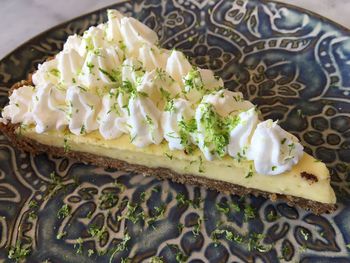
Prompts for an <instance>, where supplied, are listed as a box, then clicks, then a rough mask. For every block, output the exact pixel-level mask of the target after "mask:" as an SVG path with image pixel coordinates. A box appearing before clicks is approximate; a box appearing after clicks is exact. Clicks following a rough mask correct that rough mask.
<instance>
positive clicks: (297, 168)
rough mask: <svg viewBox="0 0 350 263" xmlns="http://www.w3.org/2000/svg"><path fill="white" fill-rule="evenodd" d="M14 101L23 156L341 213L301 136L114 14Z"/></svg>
mask: <svg viewBox="0 0 350 263" xmlns="http://www.w3.org/2000/svg"><path fill="white" fill-rule="evenodd" d="M9 100H10V101H9V104H8V105H7V106H6V107H5V108H4V109H3V111H2V118H1V124H0V129H1V131H2V132H3V133H4V134H5V135H7V136H8V138H9V139H10V140H11V141H12V142H13V143H14V144H15V145H16V146H17V147H18V148H19V149H22V150H24V151H29V152H32V153H40V152H46V153H51V154H54V155H59V156H68V157H72V158H75V159H78V160H80V161H85V162H90V163H93V164H97V165H101V166H104V167H114V168H120V169H124V170H132V171H136V172H140V173H143V174H145V175H156V176H158V177H160V178H168V179H171V180H173V181H176V182H180V183H188V184H197V185H202V186H204V187H207V188H212V189H216V190H218V191H222V192H225V193H235V194H239V195H243V194H248V193H252V194H256V195H262V196H265V197H269V198H270V199H272V200H276V199H278V198H282V199H285V200H287V202H288V203H289V204H291V205H298V206H300V207H303V208H305V209H311V210H312V211H313V212H315V213H324V212H330V211H333V210H334V209H335V203H336V197H335V194H334V191H333V189H332V188H331V186H330V176H329V172H328V170H327V168H326V166H325V165H324V164H323V163H322V162H320V161H318V160H316V159H314V158H313V157H311V156H310V155H308V154H306V153H304V152H303V146H302V145H301V144H300V142H299V141H298V139H297V138H296V137H295V136H293V135H292V134H290V133H288V132H287V131H285V130H283V129H282V128H281V127H280V126H279V125H278V124H277V122H273V121H272V120H265V121H263V120H261V119H260V118H259V112H258V110H257V108H256V107H255V106H254V105H253V104H252V103H250V102H249V101H246V100H244V98H243V96H242V94H241V93H240V92H232V91H229V90H227V89H225V88H224V87H223V81H222V80H221V79H220V78H219V77H217V76H214V74H213V72H212V71H211V70H208V69H201V68H198V67H195V66H192V65H191V64H190V63H189V62H188V60H187V58H186V57H185V56H184V55H183V53H181V52H180V51H177V50H171V51H170V50H165V49H162V48H160V47H159V46H158V38H157V35H156V33H155V32H154V31H152V30H151V29H149V28H148V27H146V26H145V25H143V24H141V23H140V22H138V21H137V20H135V19H134V18H129V17H124V16H122V15H121V14H120V13H119V12H117V11H115V10H109V11H108V21H107V22H106V23H104V24H100V25H98V26H97V27H91V28H89V29H88V30H87V31H86V32H85V33H84V34H83V36H78V35H73V36H70V37H69V38H68V40H67V42H66V43H65V45H64V48H63V50H62V51H61V52H60V53H58V54H57V55H56V56H55V57H54V58H52V59H51V60H48V61H46V62H45V63H43V64H41V65H39V67H38V70H37V71H36V72H35V73H34V74H33V75H32V76H31V77H30V79H29V80H27V81H22V82H21V83H18V84H16V85H15V86H14V87H12V89H11V90H10V97H9Z"/></svg>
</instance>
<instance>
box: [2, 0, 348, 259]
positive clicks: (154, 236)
mask: <svg viewBox="0 0 350 263" xmlns="http://www.w3.org/2000/svg"><path fill="white" fill-rule="evenodd" d="M159 2H160V1H152V0H145V1H132V2H130V1H127V2H121V3H117V4H115V5H113V6H112V7H113V8H116V9H118V10H120V11H121V12H123V13H125V14H128V15H131V16H134V17H136V18H137V19H139V20H141V21H142V22H144V23H145V24H147V25H148V26H149V27H151V28H153V29H155V31H156V32H157V33H158V35H159V37H160V39H161V44H162V46H163V47H165V48H168V49H172V48H177V49H179V50H183V51H184V52H185V53H186V55H188V56H190V57H192V63H194V64H196V65H198V66H200V67H208V68H210V69H213V70H214V71H215V72H216V74H218V75H219V76H221V77H222V78H223V79H224V80H225V84H226V87H228V88H230V89H232V90H239V91H242V92H243V93H244V95H245V97H246V98H247V99H250V100H252V101H253V102H254V103H255V104H257V105H259V109H260V110H261V112H262V114H263V117H264V118H272V119H279V120H280V124H281V125H282V126H283V127H284V128H285V129H286V130H288V131H290V132H292V133H293V134H295V135H296V136H297V137H299V138H300V140H301V141H302V143H303V145H304V146H305V149H306V151H307V152H308V153H310V154H312V155H313V156H315V157H316V158H318V159H320V160H322V161H324V162H325V163H326V164H327V166H328V168H329V169H330V171H331V174H332V185H333V187H334V189H335V191H336V193H337V197H338V200H339V203H338V205H339V207H338V209H337V211H336V212H334V213H333V214H330V215H323V216H316V215H314V214H312V213H310V212H306V211H303V210H301V209H298V208H292V207H289V206H288V205H286V204H285V203H283V202H276V203H272V202H270V201H268V200H266V199H264V198H256V197H250V196H247V197H245V198H238V197H237V196H234V195H224V194H219V193H217V192H215V191H208V190H206V189H203V188H199V187H192V186H189V185H186V186H185V185H180V184H176V183H172V182H170V181H159V180H157V179H156V178H153V177H147V178H145V177H143V176H141V175H139V174H134V173H126V172H124V171H117V170H111V169H103V168H100V167H95V166H91V165H87V164H82V163H78V162H76V161H74V160H68V159H62V158H56V157H54V156H50V155H45V154H42V155H39V156H33V155H29V154H26V153H22V152H20V151H18V150H17V149H15V148H13V147H12V145H11V144H10V143H9V142H8V140H7V139H6V138H5V137H4V136H1V135H0V258H2V259H4V260H8V261H11V260H16V259H21V258H22V257H23V258H25V260H26V261H27V262H96V261H98V262H162V261H160V260H163V261H164V262H247V261H250V262H251V261H255V262H279V261H287V262H296V261H301V262H330V261H332V262H350V245H348V244H350V223H349V221H350V201H349V200H350V175H349V170H350V169H349V167H350V166H349V163H350V97H349V96H350V95H349V93H350V32H349V30H347V29H345V28H342V27H341V26H339V25H336V24H335V23H333V22H330V21H328V20H326V19H324V18H321V17H319V16H317V15H315V14H312V13H309V12H307V11H304V10H301V9H297V8H295V7H291V6H286V5H284V4H280V3H273V2H265V1H257V0H256V1H254V0H251V1H243V0H237V1H225V0H221V1H203V0H201V1H199V0H171V1H170V0H169V1H163V2H161V3H159ZM105 15H106V12H105V9H104V10H99V11H96V12H93V13H90V14H88V15H84V16H82V17H79V18H77V19H74V20H72V21H69V22H67V23H64V24H62V25H59V26H57V27H54V28H52V29H50V30H48V31H46V32H45V33H43V34H41V35H39V36H37V37H35V38H34V39H32V40H30V41H29V42H27V43H25V44H23V45H22V46H21V47H19V48H17V49H16V50H15V51H13V52H12V53H11V54H9V55H8V56H7V57H5V58H4V59H3V60H2V61H1V62H0V105H5V104H6V102H7V100H8V98H7V90H8V88H9V87H10V86H11V85H12V84H13V83H15V82H17V81H19V80H22V79H25V78H26V77H27V74H28V73H29V72H32V71H33V70H34V69H35V67H36V66H37V64H38V63H39V62H43V61H44V60H45V59H46V58H47V57H48V56H52V55H54V54H56V53H57V52H58V51H59V50H60V49H61V48H62V44H63V43H64V41H65V39H66V38H67V36H68V35H70V34H74V33H78V34H81V33H82V32H83V31H84V30H86V29H87V28H88V27H89V26H91V25H96V24H98V23H101V22H103V21H105V20H106V16H105ZM128 201H129V205H127V203H128ZM9 256H10V257H11V258H12V259H8V257H9ZM157 260H158V261H157Z"/></svg>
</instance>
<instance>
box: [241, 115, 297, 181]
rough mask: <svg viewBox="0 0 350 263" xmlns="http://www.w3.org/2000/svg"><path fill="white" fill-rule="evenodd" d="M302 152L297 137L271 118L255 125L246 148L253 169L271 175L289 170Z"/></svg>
mask: <svg viewBox="0 0 350 263" xmlns="http://www.w3.org/2000/svg"><path fill="white" fill-rule="evenodd" d="M302 154H303V147H302V146H301V144H300V143H299V142H298V139H297V138H296V137H295V136H294V135H292V134H290V133H288V132H286V131H285V130H283V129H282V128H281V127H280V126H279V125H278V124H277V123H276V122H273V121H272V120H266V121H264V122H261V123H259V124H258V125H257V127H256V129H255V132H254V134H253V136H252V139H251V144H250V147H249V150H248V156H249V159H250V160H254V165H255V169H256V170H257V171H259V172H260V173H262V174H271V175H275V174H280V173H282V172H284V171H287V170H290V169H291V168H292V166H293V165H295V164H297V163H298V161H299V159H300V158H301V156H302Z"/></svg>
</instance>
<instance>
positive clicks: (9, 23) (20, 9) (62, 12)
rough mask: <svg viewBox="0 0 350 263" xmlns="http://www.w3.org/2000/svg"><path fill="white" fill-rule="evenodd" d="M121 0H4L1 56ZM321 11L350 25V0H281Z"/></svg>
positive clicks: (2, 3) (2, 7)
mask: <svg viewBox="0 0 350 263" xmlns="http://www.w3.org/2000/svg"><path fill="white" fill-rule="evenodd" d="M117 1H118V0H98V1H97V0H65V1H58V0H1V7H0V17H1V18H2V23H0V32H1V33H0V35H1V44H0V58H2V57H4V56H5V55H6V54H8V53H9V52H11V51H12V50H13V49H14V48H16V47H17V46H19V45H20V44H22V43H23V42H25V41H26V40H28V39H30V38H31V37H33V36H35V35H37V34H39V33H40V32H42V31H44V30H46V29H48V28H51V27H52V26H54V25H57V24H59V23H62V22H64V21H66V20H69V19H72V18H74V17H76V16H79V15H82V14H84V13H88V12H91V11H94V10H96V9H99V8H102V7H105V6H108V5H111V4H113V3H116V2H117ZM279 1H280V2H286V3H291V4H294V5H296V6H300V7H303V8H306V9H309V10H311V11H313V12H316V13H319V14H321V15H323V16H325V17H327V18H329V19H332V20H334V21H336V22H338V23H339V24H342V25H344V26H346V27H349V28H350V19H349V18H348V11H349V10H350V1H349V0H279Z"/></svg>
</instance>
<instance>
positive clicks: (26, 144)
mask: <svg viewBox="0 0 350 263" xmlns="http://www.w3.org/2000/svg"><path fill="white" fill-rule="evenodd" d="M29 84H31V77H29V80H28V81H21V82H19V83H16V84H15V85H13V86H12V87H11V89H10V91H9V94H11V93H12V92H13V90H14V89H16V88H19V87H21V86H23V85H29ZM17 127H18V125H16V124H12V123H8V124H6V125H5V124H2V123H0V131H2V132H3V133H4V135H5V136H6V137H7V138H8V139H9V140H10V141H11V142H12V143H13V145H14V146H15V147H16V148H18V149H20V150H22V151H26V152H30V153H33V154H39V153H49V154H52V155H56V156H62V157H69V158H73V159H76V160H78V161H81V162H87V163H91V164H94V165H97V166H102V167H111V168H116V169H120V170H124V171H133V172H137V173H141V174H143V175H145V176H151V175H153V176H156V177H158V178H160V179H170V180H172V181H174V182H177V183H182V184H191V185H198V186H203V187H205V188H208V189H214V190H217V191H219V192H224V193H227V194H237V195H241V196H242V195H247V194H252V195H255V196H263V197H265V198H269V199H270V200H272V201H276V200H284V201H286V202H287V204H288V205H290V206H298V207H301V208H303V209H306V210H310V211H312V212H313V213H315V214H323V213H331V212H333V211H334V210H336V205H335V204H326V203H321V202H317V201H312V200H308V199H304V198H301V197H296V196H290V195H281V194H275V193H269V192H266V191H261V190H257V189H252V188H245V187H243V186H240V185H236V184H232V183H228V182H224V181H219V180H214V179H208V178H205V177H199V176H195V175H191V174H178V173H176V172H174V171H172V170H171V169H168V168H162V167H159V168H150V167H147V166H142V165H135V164H130V163H128V162H125V161H121V160H118V159H113V158H108V157H101V156H98V155H94V154H90V153H85V152H77V151H69V152H65V151H64V149H63V148H60V147H54V146H48V145H45V144H41V143H39V142H37V141H35V140H32V139H30V138H27V137H24V136H19V135H17V134H16V132H15V131H16V128H17Z"/></svg>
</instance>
